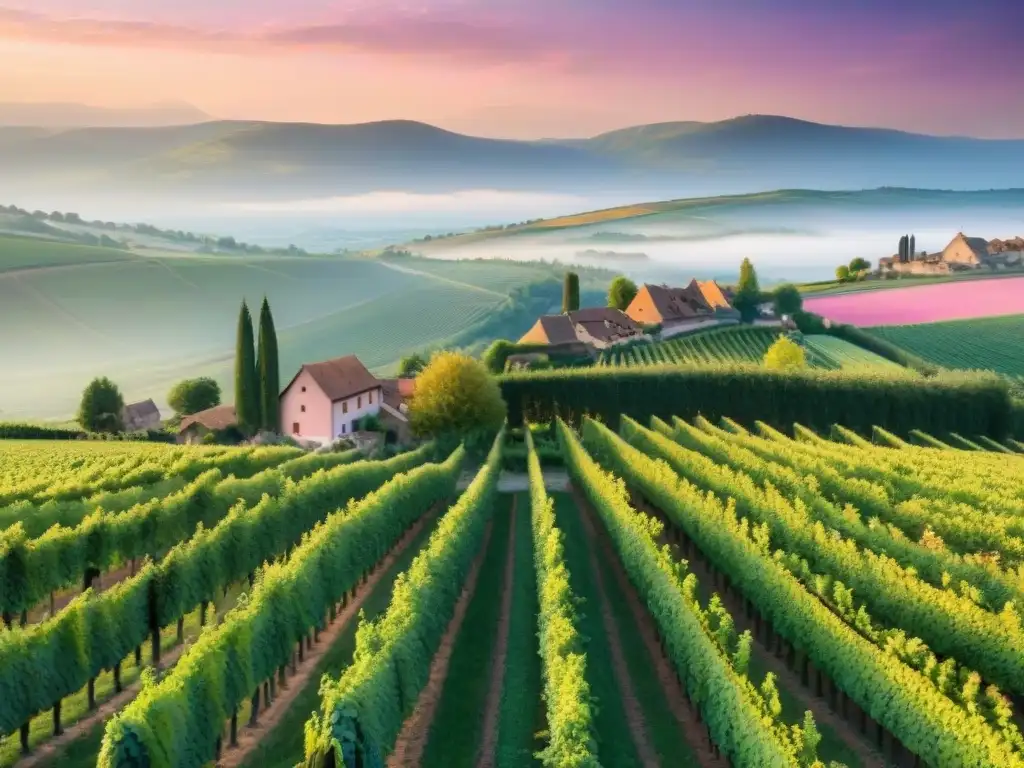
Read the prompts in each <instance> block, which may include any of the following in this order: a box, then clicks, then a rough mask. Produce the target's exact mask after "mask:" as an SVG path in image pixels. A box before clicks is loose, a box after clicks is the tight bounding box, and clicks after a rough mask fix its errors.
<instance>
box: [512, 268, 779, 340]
mask: <svg viewBox="0 0 1024 768" xmlns="http://www.w3.org/2000/svg"><path fill="white" fill-rule="evenodd" d="M766 311H767V310H766ZM739 318H740V313H739V311H737V310H736V309H735V308H734V307H733V306H732V304H731V303H730V296H729V295H728V294H727V292H726V291H725V290H723V289H722V287H721V286H719V285H718V283H716V282H715V281H714V280H708V281H706V282H700V281H698V280H691V281H690V283H689V285H687V286H686V287H684V288H670V287H669V286H667V285H648V284H644V285H643V286H642V287H641V288H640V290H638V291H637V294H636V297H635V298H634V299H633V301H631V302H630V304H629V306H628V307H626V309H625V310H618V309H612V308H609V307H599V308H593V309H579V310H576V311H575V312H568V313H565V314H561V315H544V316H543V317H541V318H539V319H538V320H537V322H536V323H535V324H534V326H533V327H532V328H530V330H529V331H527V332H526V334H525V335H523V337H522V338H521V339H519V343H520V344H551V345H571V344H577V343H582V344H586V345H588V346H590V347H593V348H595V349H607V348H608V347H612V346H615V345H617V344H625V343H628V342H630V341H635V340H636V339H639V338H641V337H642V336H643V335H644V327H645V326H653V325H657V326H660V327H661V333H660V336H661V338H668V337H671V336H676V335H679V334H682V333H688V332H690V331H693V330H697V329H704V328H709V327H712V326H715V325H725V324H731V323H737V322H739Z"/></svg>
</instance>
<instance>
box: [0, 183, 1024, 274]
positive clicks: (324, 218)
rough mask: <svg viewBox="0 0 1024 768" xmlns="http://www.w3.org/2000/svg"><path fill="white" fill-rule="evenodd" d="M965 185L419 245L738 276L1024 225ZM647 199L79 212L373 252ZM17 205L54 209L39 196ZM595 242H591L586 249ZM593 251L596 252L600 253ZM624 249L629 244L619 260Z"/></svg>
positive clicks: (605, 196) (152, 206) (799, 269)
mask: <svg viewBox="0 0 1024 768" xmlns="http://www.w3.org/2000/svg"><path fill="white" fill-rule="evenodd" d="M926 194H927V193H926ZM961 194H965V195H966V196H965V197H959V196H956V195H954V196H952V197H949V198H945V199H941V200H936V201H932V200H931V199H930V198H928V199H925V198H922V199H915V198H914V197H913V196H912V195H910V196H898V197H897V199H894V200H893V201H891V202H889V201H886V200H885V199H882V200H879V199H878V198H877V197H875V198H871V199H870V200H864V201H861V200H860V199H857V198H849V197H845V198H844V197H835V196H833V195H831V194H829V193H825V192H823V193H816V194H815V195H813V199H808V200H800V201H798V202H793V201H787V202H773V201H770V200H768V201H754V202H750V201H747V202H740V203H724V204H723V203H719V204H716V205H707V206H703V207H701V208H699V209H690V210H687V211H683V212H675V213H670V214H659V215H657V216H651V217H644V218H638V219H631V220H625V221H621V222H616V221H608V222H605V223H601V224H594V225H590V226H587V227H578V228H573V229H568V230H561V231H555V232H549V233H542V234H536V235H534V234H522V235H516V236H515V237H508V236H505V237H498V238H493V239H485V240H482V241H479V242H474V243H471V244H466V245H460V246H459V247H451V246H449V245H448V244H446V243H445V241H444V240H441V241H432V242H430V243H428V244H415V245H414V246H413V249H414V250H418V251H420V252H422V253H423V254H424V255H429V256H431V257H435V258H512V259H523V260H535V259H545V260H559V261H562V262H576V263H589V264H601V265H605V266H608V267H611V268H615V269H621V270H624V271H627V272H629V273H632V274H634V275H636V276H637V277H641V278H649V279H665V280H668V279H671V278H674V277H675V276H677V275H679V274H691V273H692V274H696V275H701V276H715V277H720V278H723V279H729V278H730V277H733V276H735V274H736V270H737V265H738V263H739V262H740V260H742V259H743V258H744V257H748V256H749V257H750V258H751V259H752V260H753V261H754V262H755V264H756V265H757V267H758V270H759V273H760V274H761V276H762V279H763V280H769V281H771V280H779V279H792V280H813V279H826V278H829V277H831V276H832V275H833V273H834V270H835V267H836V265H838V264H840V263H845V262H849V260H850V259H852V258H853V257H855V256H860V257H863V258H866V259H868V260H869V261H871V262H873V263H874V262H876V261H877V260H878V259H879V258H880V257H882V256H889V255H891V254H893V253H894V252H895V251H896V249H897V243H898V241H899V237H900V236H901V235H903V234H905V233H913V234H915V235H916V238H917V247H918V249H919V250H926V251H929V252H932V251H937V250H941V249H942V248H943V247H944V246H945V245H946V244H947V243H948V242H949V240H950V239H951V238H952V237H953V235H954V234H956V232H957V231H964V232H966V233H967V234H969V235H973V236H978V237H984V238H986V239H991V238H995V237H1002V238H1005V237H1010V236H1015V235H1020V234H1024V206H1021V205H1020V204H1019V197H1018V198H1011V199H1010V200H1009V202H1007V201H1006V200H1002V201H995V202H992V203H991V204H990V203H989V202H986V201H984V200H980V199H979V197H978V196H977V195H974V193H961ZM649 199H658V198H657V197H651V196H649V195H648V196H645V195H644V194H642V193H638V192H637V191H635V190H630V191H625V190H607V191H600V192H593V191H586V192H583V193H580V194H558V193H549V192H542V191H538V192H508V191H497V190H465V191H461V192H455V193H445V194H420V193H410V192H402V191H379V192H373V193H370V194H363V195H354V196H349V197H332V198H325V199H303V200H294V201H287V202H273V203H267V202H260V203H250V202H246V201H245V200H244V199H239V200H226V201H224V202H222V203H217V204H210V205H203V206H202V207H201V208H200V207H197V206H193V205H190V204H189V203H188V201H182V200H175V201H174V202H173V203H170V204H168V203H166V202H161V203H156V202H147V201H144V200H143V201H138V200H137V201H133V202H131V203H128V202H126V201H118V202H116V203H112V202H111V201H103V202H102V203H96V202H94V203H91V204H84V205H82V206H80V207H76V210H77V212H79V213H80V214H81V215H82V216H83V217H84V218H86V219H93V218H100V219H104V220H108V221H109V220H116V221H132V222H134V221H145V222H148V223H152V224H155V225H157V226H161V227H166V228H173V229H187V230H192V231H196V232H203V233H208V234H217V235H232V236H234V237H236V238H237V239H239V240H244V241H248V242H255V243H259V244H263V245H268V246H281V245H288V244H292V243H294V244H295V245H298V246H300V247H302V248H305V249H307V250H310V251H315V252H334V251H339V250H363V249H375V248H380V247H383V246H385V245H391V244H400V243H405V242H408V241H412V240H415V239H418V238H421V237H423V236H425V235H432V236H436V235H438V234H444V233H449V232H465V231H472V230H474V229H476V228H479V227H484V226H491V225H507V224H514V223H517V222H522V221H524V220H528V219H536V218H552V217H556V216H562V215H568V214H574V213H579V212H582V211H592V210H597V209H602V208H608V207H612V206H616V205H625V204H629V203H636V202H638V201H643V200H649ZM19 204H21V205H26V207H28V206H32V207H45V206H44V205H42V204H40V203H39V202H37V201H31V202H30V201H24V202H19ZM54 207H56V206H54ZM93 208H95V209H96V210H93ZM47 209H49V208H47ZM58 209H61V210H70V209H71V207H69V206H66V207H65V208H58ZM587 251H590V252H591V253H590V254H585V253H584V252H587ZM593 252H599V254H600V255H598V256H596V257H595V254H594V253H593ZM615 254H626V255H625V256H623V257H622V258H621V259H619V258H616V256H615ZM639 254H642V255H643V257H646V258H642V257H640V256H638V255H639Z"/></svg>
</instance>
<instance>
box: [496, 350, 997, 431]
mask: <svg viewBox="0 0 1024 768" xmlns="http://www.w3.org/2000/svg"><path fill="white" fill-rule="evenodd" d="M500 383H501V389H502V394H503V396H504V398H505V402H506V403H507V404H508V418H509V423H510V424H511V425H512V426H519V425H521V424H522V423H523V420H524V419H525V420H528V421H530V422H548V421H551V420H552V419H554V418H555V417H560V418H563V419H565V420H566V421H569V422H571V423H575V424H579V423H580V421H581V420H582V418H583V417H584V416H587V415H589V416H593V417H596V418H599V419H600V420H601V421H603V422H605V423H607V424H609V425H611V426H612V427H613V428H617V427H618V422H619V417H620V415H622V414H625V415H627V416H631V417H633V418H634V419H637V420H638V421H646V420H647V419H649V418H650V417H651V416H658V417H660V418H662V419H668V418H671V417H672V416H679V417H681V418H685V419H691V418H693V417H695V416H697V415H703V416H705V417H707V418H708V419H711V420H716V419H718V418H721V417H723V416H731V417H732V418H733V419H735V420H736V421H738V422H740V423H741V424H753V423H754V422H755V421H756V420H758V419H760V420H762V421H765V422H767V423H768V424H770V425H772V426H774V427H777V428H780V429H788V428H789V427H790V426H791V425H792V424H793V423H794V422H799V423H801V424H804V425H805V426H808V427H810V428H812V429H818V430H824V431H827V430H829V429H830V428H831V426H832V425H833V424H842V425H844V426H847V427H850V428H851V429H854V430H856V431H858V432H862V433H866V432H868V431H870V429H871V428H872V427H873V426H874V425H880V426H884V427H885V428H886V429H889V430H890V431H892V432H895V433H897V434H907V433H908V432H909V431H910V430H911V429H921V430H924V431H925V432H929V433H931V434H936V433H940V434H941V433H946V432H959V433H961V434H971V435H987V436H989V437H993V438H996V439H1001V438H1002V437H1004V436H1005V435H1006V433H1007V430H1008V428H1009V427H1010V422H1011V411H1012V409H1011V402H1010V397H1009V395H1008V393H1007V388H1006V384H1005V382H1003V381H1002V380H1000V379H999V377H997V376H995V375H994V374H993V375H989V374H980V373H952V372H950V373H941V374H939V375H936V376H933V377H929V378H924V377H913V376H912V375H911V374H901V375H899V376H887V375H884V374H879V373H875V372H867V371H865V372H862V371H820V370H800V371H772V370H768V369H766V368H761V367H759V366H715V367H707V368H674V367H671V368H670V367H651V368H640V369H621V368H591V369H578V370H561V371H540V372H537V373H515V374H509V375H506V376H503V377H501V378H500Z"/></svg>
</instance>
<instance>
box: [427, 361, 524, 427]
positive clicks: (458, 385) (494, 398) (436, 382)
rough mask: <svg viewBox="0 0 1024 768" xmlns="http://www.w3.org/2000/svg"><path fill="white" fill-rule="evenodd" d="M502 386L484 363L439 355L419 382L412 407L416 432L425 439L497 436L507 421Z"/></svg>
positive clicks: (428, 366)
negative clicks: (477, 435)
mask: <svg viewBox="0 0 1024 768" xmlns="http://www.w3.org/2000/svg"><path fill="white" fill-rule="evenodd" d="M505 413H506V408H505V401H504V400H502V397H501V390H500V389H499V388H498V382H497V381H495V379H494V378H493V377H491V375H490V374H489V373H488V372H487V369H486V368H485V367H484V365H483V363H481V362H480V361H478V360H474V359H473V358H471V357H468V356H466V355H463V354H459V353H458V352H439V353H437V354H436V355H434V356H433V357H432V358H431V360H430V363H429V364H428V365H427V367H426V368H424V369H423V371H422V372H421V373H420V375H419V376H418V377H417V380H416V393H415V394H414V395H413V397H412V401H411V403H410V404H409V421H410V423H411V424H412V429H413V432H415V433H416V434H417V435H420V436H424V437H439V436H445V435H459V436H465V435H468V434H470V433H480V432H486V433H492V434H493V433H494V432H497V430H498V429H500V428H501V425H502V423H503V422H504V421H505Z"/></svg>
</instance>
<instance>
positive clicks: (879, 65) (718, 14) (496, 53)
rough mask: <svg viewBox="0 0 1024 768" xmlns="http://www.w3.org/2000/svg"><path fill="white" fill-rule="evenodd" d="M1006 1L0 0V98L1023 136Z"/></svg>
mask: <svg viewBox="0 0 1024 768" xmlns="http://www.w3.org/2000/svg"><path fill="white" fill-rule="evenodd" d="M1021 94H1024V2H1022V0H955V2H954V0H856V1H854V0H0V102H76V103H85V104H91V105H95V106H107V107H119V108H120V107H136V106H144V105H148V104H153V103H164V102H187V103H189V104H192V105H195V106H196V107H198V108H199V109H201V110H203V111H204V112H206V113H207V114H209V115H211V116H213V117H217V118H232V119H264V120H280V121H310V122H332V123H356V122H366V121H372V120H384V119H396V118H402V119H413V120H422V121H425V122H430V123H433V124H435V125H440V126H442V127H445V128H449V129H451V130H457V131H462V132H466V133H473V134H478V135H485V136H499V137H509V138H541V137H574V136H580V137H582V136H591V135H595V134H597V133H600V132H602V131H606V130H612V129H615V128H620V127H624V126H627V125H635V124H640V123H649V122H661V121H670V120H719V119H725V118H729V117H733V116H736V115H743V114H755V113H761V114H782V115H789V116H793V117H799V118H803V119H809V120H816V121H820V122H829V123H841V124H845V125H871V126H885V127H892V128H899V129H904V130H911V131H920V132H924V133H935V134H958V135H971V136H979V137H985V138H1024V99H1022V98H1021Z"/></svg>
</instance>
